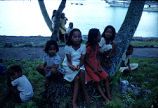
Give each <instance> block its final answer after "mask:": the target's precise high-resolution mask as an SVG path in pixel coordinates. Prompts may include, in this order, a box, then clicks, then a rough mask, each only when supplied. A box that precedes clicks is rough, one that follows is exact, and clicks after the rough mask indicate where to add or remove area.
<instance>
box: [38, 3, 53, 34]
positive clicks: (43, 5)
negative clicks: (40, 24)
mask: <svg viewBox="0 0 158 108" xmlns="http://www.w3.org/2000/svg"><path fill="white" fill-rule="evenodd" d="M38 3H39V6H40V10H41V12H42V15H43V18H44V20H45V22H46V24H47V26H48V28H49V30H50V31H51V32H52V21H51V20H50V18H49V15H48V13H47V10H46V7H45V4H44V0H38Z"/></svg>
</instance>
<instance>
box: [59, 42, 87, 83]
mask: <svg viewBox="0 0 158 108" xmlns="http://www.w3.org/2000/svg"><path fill="white" fill-rule="evenodd" d="M85 53H86V46H85V45H83V44H81V46H80V48H78V49H77V50H75V49H74V48H72V46H65V54H69V55H71V60H72V65H74V66H77V65H79V64H80V58H81V55H85ZM62 68H63V69H64V70H65V71H66V72H65V75H64V79H65V80H67V81H69V82H72V81H73V79H74V78H75V76H76V75H77V74H78V72H79V70H78V71H73V70H71V69H70V68H69V66H68V61H67V57H66V56H65V58H64V61H63V63H62ZM80 69H83V70H85V69H84V67H83V66H82V67H81V68H80Z"/></svg>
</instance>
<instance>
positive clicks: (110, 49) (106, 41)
mask: <svg viewBox="0 0 158 108" xmlns="http://www.w3.org/2000/svg"><path fill="white" fill-rule="evenodd" d="M115 35H116V32H115V28H114V27H113V26H111V25H108V26H107V27H105V29H104V32H103V34H102V38H101V41H100V42H99V46H100V58H101V65H102V66H103V68H104V70H105V71H107V72H108V74H109V75H110V76H112V75H114V74H115V72H114V66H113V65H112V57H113V56H114V55H115V53H116V51H115V50H116V49H115V43H114V38H115Z"/></svg>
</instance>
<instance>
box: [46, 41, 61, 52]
mask: <svg viewBox="0 0 158 108" xmlns="http://www.w3.org/2000/svg"><path fill="white" fill-rule="evenodd" d="M51 45H54V46H55V49H56V52H58V51H59V46H58V44H57V42H56V41H54V40H48V41H47V43H46V45H45V48H44V51H45V53H48V51H49V48H50V46H51Z"/></svg>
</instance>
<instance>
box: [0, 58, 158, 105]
mask: <svg viewBox="0 0 158 108" xmlns="http://www.w3.org/2000/svg"><path fill="white" fill-rule="evenodd" d="M132 62H137V63H139V68H138V69H137V70H135V71H133V72H132V73H130V74H129V75H127V76H123V75H122V74H121V73H119V72H118V73H117V74H116V75H115V76H114V77H113V80H112V88H113V89H112V94H113V99H112V101H110V102H109V103H107V104H105V105H104V106H105V107H106V108H124V107H126V105H127V104H128V108H138V107H140V108H141V107H143V108H149V107H151V105H152V104H153V102H154V101H156V98H157V97H156V96H157V95H158V79H157V76H158V71H157V70H158V67H157V66H158V58H133V59H132ZM17 63H18V64H20V65H21V66H22V68H23V73H24V74H25V75H26V76H27V77H28V78H29V80H30V81H31V83H32V85H33V87H34V93H35V95H34V97H33V99H32V100H31V101H30V102H28V103H23V104H16V105H15V106H16V108H38V107H42V106H43V107H45V106H46V104H44V101H45V100H44V99H43V98H42V95H41V94H42V92H43V91H44V77H43V76H41V75H40V74H39V73H37V72H36V70H35V67H36V66H37V65H38V64H40V63H41V61H37V60H36V61H28V60H22V61H16V60H8V61H4V64H5V65H6V66H7V67H8V66H10V65H12V64H17ZM120 77H121V78H122V79H126V80H128V81H129V82H130V83H135V84H137V85H138V86H139V87H141V88H142V89H147V90H150V91H151V93H150V94H148V95H147V96H145V97H144V96H143V97H137V96H135V95H133V94H132V93H127V94H126V95H122V94H120V91H119V79H120ZM5 87H6V85H5V83H4V78H3V76H0V90H1V91H0V92H2V91H3V90H4V91H5ZM0 98H1V97H0ZM125 103H126V104H125ZM10 105H11V104H10V103H8V104H7V106H6V107H5V108H10ZM104 106H103V107H104Z"/></svg>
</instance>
